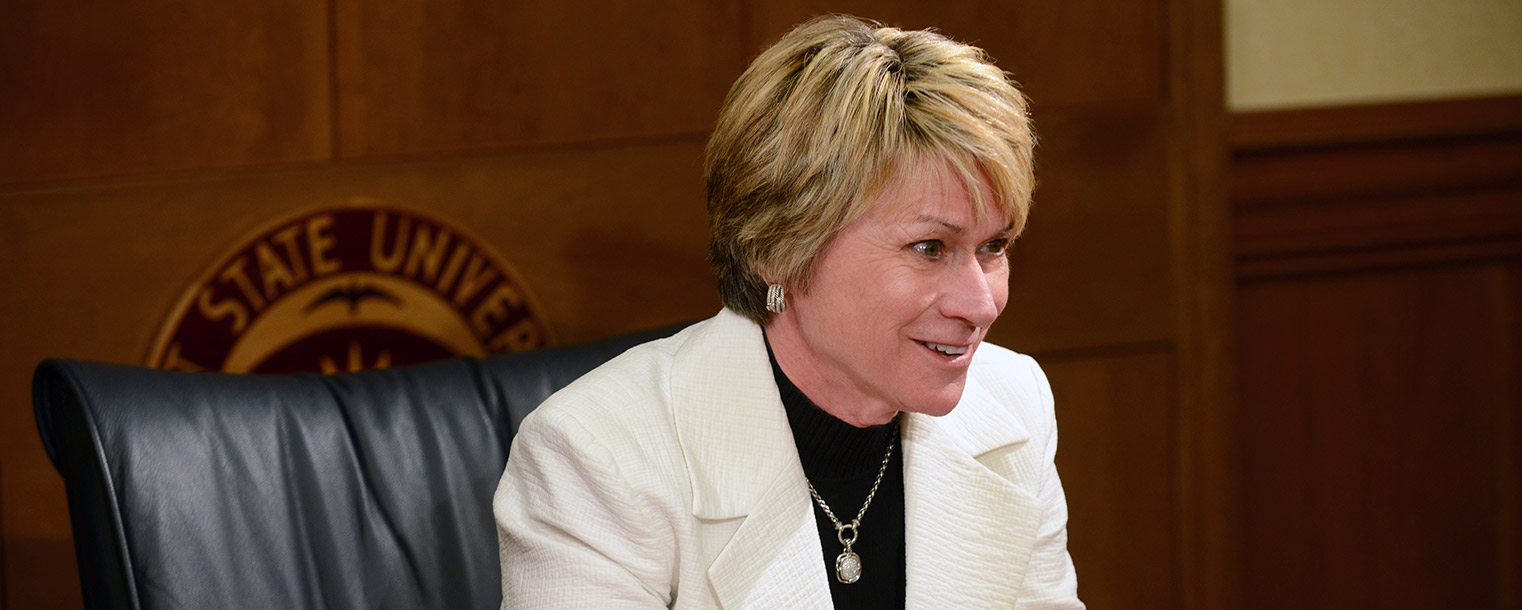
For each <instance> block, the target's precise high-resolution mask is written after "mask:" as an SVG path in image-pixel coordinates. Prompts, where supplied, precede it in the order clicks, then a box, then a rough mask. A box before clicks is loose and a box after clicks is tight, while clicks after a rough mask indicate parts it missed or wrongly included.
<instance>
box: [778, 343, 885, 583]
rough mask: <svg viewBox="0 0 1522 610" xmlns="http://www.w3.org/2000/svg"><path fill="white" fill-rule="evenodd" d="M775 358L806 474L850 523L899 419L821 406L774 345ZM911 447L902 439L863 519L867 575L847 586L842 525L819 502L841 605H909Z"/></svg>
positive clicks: (818, 517) (817, 517)
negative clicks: (842, 574) (849, 414)
mask: <svg viewBox="0 0 1522 610" xmlns="http://www.w3.org/2000/svg"><path fill="white" fill-rule="evenodd" d="M766 351H767V355H768V356H769V357H770V358H771V362H772V376H773V377H775V378H776V380H777V390H778V391H779V392H780V393H781V395H782V406H783V407H784V408H785V409H786V410H787V421H788V425H789V426H790V427H792V429H793V442H794V443H795V444H797V445H798V458H799V460H800V461H801V462H803V474H804V475H805V476H807V477H808V479H809V483H811V484H812V485H813V486H814V489H815V490H816V491H818V492H819V495H820V497H822V498H824V501H825V502H826V503H827V504H829V505H830V510H832V511H834V512H835V517H836V518H838V519H840V522H841V523H850V522H851V519H853V518H855V517H856V513H857V511H860V510H861V505H862V502H865V501H866V499H867V493H868V492H869V491H870V490H871V489H872V483H873V481H876V480H877V472H878V469H879V468H880V467H881V466H882V463H883V454H884V453H885V452H887V450H888V441H889V440H890V439H891V438H893V435H894V434H895V432H896V423H888V424H884V425H880V426H869V427H866V428H857V427H855V426H852V425H851V424H848V423H845V422H843V421H841V420H839V419H836V418H835V416H833V415H830V414H829V413H826V412H825V411H824V410H822V409H820V408H819V407H818V406H817V405H815V404H814V402H813V401H811V400H809V397H808V396H805V395H804V394H803V392H802V391H801V390H799V389H798V386H795V385H793V382H792V380H790V379H788V378H787V375H786V374H784V373H783V372H782V367H780V366H778V365H777V358H776V356H775V355H772V353H771V344H770V342H768V344H767V346H766ZM903 455H904V452H903V447H902V446H901V444H898V443H896V444H895V445H894V448H893V457H892V458H891V459H890V460H889V461H888V468H887V471H886V472H884V473H883V482H882V484H881V485H879V486H878V488H877V496H876V497H875V498H874V499H873V500H872V506H871V507H869V508H868V509H867V514H866V515H865V516H864V517H862V520H861V527H860V529H859V535H858V536H857V538H856V543H855V544H853V545H852V546H851V550H852V551H853V552H855V553H856V554H857V555H859V556H861V563H862V572H861V579H860V580H858V581H856V582H855V583H852V584H849V585H847V584H842V583H841V582H840V581H839V580H838V579H836V578H835V558H836V557H837V556H838V555H840V553H841V551H842V550H843V547H842V545H841V544H840V540H839V539H838V538H837V537H836V533H835V524H834V523H832V522H831V521H830V518H829V517H828V516H826V515H825V514H824V510H823V509H821V508H819V503H818V502H813V498H809V500H810V502H813V504H814V521H815V522H816V523H817V524H818V525H819V543H820V546H821V547H823V550H824V557H823V561H824V564H825V571H826V573H827V574H828V578H829V581H830V597H831V598H832V599H833V600H834V602H835V607H836V608H837V609H843V608H874V609H875V608H903V607H904V458H903Z"/></svg>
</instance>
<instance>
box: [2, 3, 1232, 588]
mask: <svg viewBox="0 0 1522 610" xmlns="http://www.w3.org/2000/svg"><path fill="white" fill-rule="evenodd" d="M824 12H847V13H853V14H859V15H864V16H868V17H872V18H875V19H879V20H882V21H884V22H887V23H890V24H893V25H897V26H902V27H909V28H923V27H938V28H940V29H942V30H943V31H945V32H947V33H948V34H950V35H952V36H953V37H955V38H958V39H960V40H965V41H969V42H974V43H977V44H979V45H980V46H983V47H984V48H985V49H986V50H987V51H988V52H989V53H990V54H991V55H992V56H993V57H994V58H995V59H996V60H998V62H999V65H1000V66H1002V67H1003V68H1005V69H1006V70H1009V71H1010V72H1011V73H1012V74H1013V75H1014V77H1015V78H1016V79H1017V80H1019V81H1020V82H1021V83H1022V84H1023V86H1024V87H1025V89H1026V92H1027V93H1028V94H1029V95H1030V96H1031V98H1032V100H1033V109H1034V115H1035V118H1036V124H1037V129H1038V131H1039V133H1040V140H1041V144H1040V147H1039V149H1038V159H1039V161H1038V175H1039V177H1040V182H1041V184H1040V187H1039V189H1038V191H1037V194H1036V198H1037V203H1036V207H1035V211H1034V215H1033V217H1032V220H1031V223H1030V226H1029V228H1028V230H1027V233H1026V236H1025V237H1024V238H1022V240H1021V241H1020V242H1019V243H1018V244H1017V245H1016V248H1015V250H1016V254H1015V259H1014V260H1015V262H1014V265H1015V274H1014V276H1015V277H1014V279H1013V281H1012V293H1011V302H1010V306H1009V308H1008V310H1007V312H1006V314H1005V316H1004V320H1003V321H1001V322H1000V323H999V324H998V325H997V326H996V327H995V329H994V332H993V334H992V336H991V338H992V340H994V341H996V342H998V343H1001V344H1004V345H1007V346H1010V347H1013V348H1015V349H1018V350H1021V351H1026V352H1032V353H1035V354H1036V355H1037V356H1038V358H1041V359H1042V360H1043V361H1045V362H1047V363H1048V368H1049V371H1050V376H1051V379H1052V383H1053V386H1054V389H1055V391H1056V394H1057V399H1058V404H1059V407H1058V408H1059V419H1060V421H1061V423H1062V430H1063V432H1062V451H1061V453H1060V454H1059V464H1060V466H1061V468H1062V469H1063V475H1064V482H1065V484H1066V486H1067V489H1068V492H1069V496H1070V504H1071V509H1072V514H1073V519H1072V523H1071V537H1072V550H1073V555H1074V558H1075V561H1076V562H1077V565H1078V570H1079V574H1080V583H1081V585H1080V587H1081V588H1080V592H1081V594H1082V595H1083V596H1084V597H1085V598H1087V599H1089V600H1091V601H1092V602H1093V605H1094V607H1110V608H1160V607H1162V608H1230V607H1234V606H1233V604H1231V603H1229V601H1226V600H1229V599H1230V596H1231V592H1232V591H1234V590H1235V586H1234V585H1233V584H1231V583H1233V582H1234V581H1233V571H1232V568H1231V567H1230V565H1231V564H1230V563H1229V562H1227V561H1223V558H1225V557H1228V556H1230V555H1231V552H1230V549H1231V540H1232V538H1231V535H1230V532H1231V529H1230V523H1231V518H1232V512H1231V511H1229V510H1224V509H1223V508H1222V507H1223V506H1225V505H1226V504H1228V503H1229V498H1230V496H1228V495H1225V494H1223V493H1221V490H1223V489H1227V488H1229V485H1230V483H1231V481H1230V480H1229V477H1225V476H1223V475H1222V474H1221V473H1222V472H1223V470H1222V467H1221V466H1220V464H1221V463H1222V462H1221V460H1219V459H1216V458H1217V457H1218V455H1219V454H1220V452H1221V451H1223V450H1224V449H1223V448H1222V446H1221V443H1222V439H1223V438H1225V435H1224V431H1226V430H1228V428H1227V427H1226V423H1225V422H1226V421H1228V420H1226V419H1223V417H1222V415H1221V414H1222V413H1225V412H1227V410H1225V409H1221V408H1219V407H1220V405H1222V404H1224V402H1225V401H1226V400H1227V398H1228V395H1227V394H1225V392H1226V391H1227V388H1229V377H1230V375H1229V367H1228V366H1227V365H1226V364H1225V362H1226V360H1225V359H1224V358H1222V357H1221V354H1222V353H1223V350H1224V349H1225V346H1227V345H1229V342H1228V337H1229V336H1230V330H1231V329H1230V318H1229V298H1228V295H1229V292H1230V290H1229V289H1230V286H1231V284H1230V262H1231V258H1230V251H1229V249H1228V242H1227V239H1228V237H1229V226H1230V225H1229V223H1228V221H1229V216H1228V215H1227V208H1226V206H1225V191H1224V184H1225V183H1224V177H1225V162H1226V155H1225V141H1224V129H1223V126H1224V123H1223V120H1224V118H1223V113H1222V107H1223V105H1222V103H1221V75H1220V68H1221V59H1220V58H1221V53H1220V6H1219V2H1218V1H1216V0H1146V1H1143V2H1129V3H1119V4H1117V3H1113V2H1106V1H1103V0H1078V1H1070V0H1061V1H1058V0H1041V1H1036V2H1021V3H999V2H986V1H983V0H947V1H944V2H940V3H934V4H927V3H923V2H914V1H909V0H890V1H888V2H867V1H865V0H840V1H822V0H820V1H816V0H787V1H784V2H757V1H755V0H720V1H717V2H699V1H694V0H658V1H657V2H654V3H643V4H638V5H635V4H628V5H624V4H619V3H612V4H609V3H596V2H585V1H570V2H530V3H502V2H496V1H493V0H447V1H441V2H432V1H430V2H423V1H421V0H379V1H373V2H358V1H356V0H278V1H276V2H267V3H258V4H257V6H256V5H255V4H251V3H239V2H234V3H201V4H199V5H194V6H190V5H185V4H184V3H172V2H164V1H163V0H126V1H124V2H118V3H115V4H112V5H110V6H104V5H100V4H99V3H86V2H81V1H79V0H53V1H49V2H43V1H41V0H18V1H14V2H9V3H6V4H4V5H3V7H0V260H3V261H4V264H3V265H0V285H4V286H6V287H7V289H6V290H5V291H3V292H0V314H3V315H0V336H3V337H4V338H5V340H6V349H5V350H3V351H0V522H3V526H4V527H3V530H4V537H3V540H0V545H3V546H0V567H3V570H0V584H3V587H4V588H3V589H0V591H3V599H4V600H5V601H6V602H8V604H9V605H10V606H11V607H16V608H33V607H64V608H67V607H77V606H78V605H79V604H80V601H79V593H78V589H77V587H78V584H77V577H76V576H75V573H74V570H75V567H74V557H73V549H72V547H71V542H70V535H69V523H68V518H67V511H66V509H65V503H64V495H63V487H62V484H61V482H60V481H59V479H58V476H57V474H56V473H55V472H54V471H53V469H52V467H51V465H49V464H48V462H47V460H46V458H45V456H44V455H43V452H42V449H41V445H40V443H39V442H38V440H37V436H36V432H35V427H34V424H33V422H32V414H31V408H30V404H29V388H30V385H29V380H30V372H31V369H32V367H33V366H34V365H35V364H36V362H37V361H38V360H40V359H42V358H44V357H49V356H62V357H74V358H90V359H98V360H108V361H118V362H130V363H142V362H143V361H144V360H145V358H146V356H147V352H148V350H149V348H150V346H151V343H152V340H153V337H154V335H155V333H156V332H157V330H158V328H159V326H160V325H161V324H162V323H163V320H164V318H165V317H166V316H167V315H168V314H169V313H170V310H171V308H172V307H173V306H174V304H175V303H176V302H177V301H178V299H179V298H180V296H181V293H182V292H183V291H184V290H186V289H187V288H188V287H189V286H191V285H192V283H193V282H194V281H196V279H197V278H198V277H200V276H201V274H202V273H203V272H204V271H205V268H206V267H207V266H208V265H210V264H212V263H213V262H214V261H215V260H217V258H218V257H219V256H221V255H222V254H223V253H224V252H225V251H226V250H227V249H228V248H230V247H232V245H233V244H235V243H239V242H240V240H242V239H244V238H246V237H247V236H248V234H249V232H250V231H252V230H253V229H255V228H256V227H259V226H261V225H263V224H265V223H267V222H269V221H271V220H272V219H274V218H277V217H281V216H285V215H289V214H292V213H294V212H297V211H300V210H305V209H310V208H314V207H319V206H328V205H335V204H341V203H343V202H346V201H350V200H353V199H356V198H366V199H376V200H380V201H384V202H387V203H392V204H399V205H405V206H411V207H416V208H419V209H422V210H424V211H426V212H428V213H430V214H431V215H433V216H437V217H440V218H443V219H446V220H448V221H449V222H451V223H453V224H456V225H458V226H463V227H467V228H469V229H470V230H471V231H472V232H473V233H475V235H476V236H477V237H479V238H480V240H481V241H483V242H484V243H487V244H489V245H490V246H491V247H493V248H494V249H496V250H497V251H498V252H499V253H501V254H502V255H503V257H504V258H505V259H506V260H507V261H508V262H509V263H510V264H512V265H513V266H514V267H515V268H516V269H517V270H519V271H520V273H521V274H522V276H523V277H522V280H523V281H524V284H525V285H526V287H527V288H528V289H529V290H531V291H533V293H534V295H535V297H536V298H537V300H538V302H539V303H540V304H542V305H543V307H544V309H545V310H546V311H547V313H548V316H549V323H550V324H551V326H552V330H553V332H554V334H555V336H556V337H557V338H558V339H559V340H561V341H563V342H575V341H582V340H588V339H593V338H597V337H602V336H607V335H611V334H615V333H618V332H622V331H628V330H633V329H636V328H642V327H648V326H654V325H658V324H663V323H668V322H672V321H676V320H681V319H695V318H701V317H706V316H708V315H711V314H712V313H713V312H714V311H715V310H716V309H717V307H718V300H717V298H716V296H715V295H714V291H713V287H712V280H711V278H710V277H709V274H708V271H707V268H706V264H705V263H704V255H705V251H706V242H707V237H706V233H707V231H706V217H705V213H704V206H703V201H702V197H703V194H702V193H703V191H702V183H701V160H702V148H703V145H704V143H705V141H706V137H707V131H708V129H709V126H710V125H711V124H712V121H713V119H714V117H715V115H716V113H717V110H718V107H719V104H720V102H721V100H722V98H723V96H724V94H725V92H726V91H727V89H728V87H729V84H730V83H731V82H732V81H733V80H734V79H735V78H736V77H737V76H738V75H739V73H740V72H741V70H743V68H744V66H745V65H746V63H747V62H748V61H749V60H750V58H751V57H752V56H753V55H754V54H755V53H756V52H758V51H759V50H760V49H762V48H764V47H765V46H766V45H767V44H769V42H770V41H771V40H773V39H775V38H776V37H777V36H779V35H780V34H781V33H782V32H783V31H785V30H786V29H787V28H789V27H790V26H791V25H793V24H795V23H798V22H801V21H803V20H804V19H806V18H808V17H810V16H812V15H815V14H819V13H824Z"/></svg>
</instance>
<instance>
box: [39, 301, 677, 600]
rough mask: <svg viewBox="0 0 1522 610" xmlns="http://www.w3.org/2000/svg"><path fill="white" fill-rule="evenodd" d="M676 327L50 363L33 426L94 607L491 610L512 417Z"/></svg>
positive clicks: (42, 376)
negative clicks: (416, 357)
mask: <svg viewBox="0 0 1522 610" xmlns="http://www.w3.org/2000/svg"><path fill="white" fill-rule="evenodd" d="M676 328H677V327H670V328H665V329H659V330H656V331H647V332H644V333H638V334H634V335H626V336H623V337H618V338H615V339H610V340H606V341H602V342H598V343H592V344H586V345H580V346H571V347H561V348H552V349H547V350H538V351H534V352H524V353H518V354H507V355H502V356H495V357H492V358H489V359H486V360H477V359H471V358H458V359H453V360H447V361H443V362H437V363H432V364H425V365H418V366H411V367H402V368H397V369H391V370H381V371H366V372H361V373H351V374H344V375H334V376H318V375H282V376H255V375H228V374H219V373H181V372H171V371H160V370H154V369H148V368H142V367H135V366H126V365H117V364H102V363H94V362H80V361H70V360H48V361H45V362H43V363H42V364H41V365H40V366H38V368H37V371H36V374H35V377H34V379H33V405H34V408H35V410H36V415H37V425H38V429H39V430H40V432H41V433H42V440H43V444H44V445H45V446H46V448H47V452H48V456H49V458H51V459H52V461H53V465H54V466H55V467H56V468H57V469H58V472H59V473H60V474H62V475H63V478H64V480H65V484H66V487H67V490H68V497H69V514H70V519H71V521H72V524H73V530H74V547H75V551H76V553H77V555H78V560H79V571H80V580H81V581H82V585H83V587H84V596H85V602H86V605H87V606H89V607H92V608H106V607H109V608H141V609H149V608H282V609H286V608H367V609H368V608H481V609H487V608H496V607H498V605H499V604H500V602H501V588H500V581H501V578H500V574H499V569H500V568H499V566H500V564H499V562H498V558H497V538H496V535H495V531H496V528H495V526H494V525H493V521H492V515H491V497H492V494H493V492H494V491H495V489H496V485H497V481H498V479H499V478H500V477H501V474H502V469H503V466H504V465H505V464H506V461H507V452H508V448H509V446H510V444H511V442H512V437H513V434H514V433H515V432H516V431H517V428H518V422H520V421H521V420H522V419H523V416H524V415H526V414H527V413H528V412H529V411H530V410H532V409H533V408H534V407H536V406H538V404H539V403H540V402H542V401H543V400H544V398H546V397H548V396H549V395H550V394H551V393H553V392H554V391H555V390H557V389H559V388H561V387H563V386H564V385H566V384H567V383H569V382H570V381H571V380H573V379H575V378H577V377H579V376H581V375H582V374H583V373H585V372H587V371H588V370H591V369H592V368H594V367H596V366H597V365H599V364H601V363H602V362H604V361H606V360H608V359H610V358H612V357H613V356H615V355H617V354H619V353H621V352H622V351H623V350H624V349H627V348H628V347H631V346H633V345H635V344H638V343H641V342H643V341H646V340H650V339H653V338H658V337H661V336H665V335H668V334H671V333H672V332H675V330H676Z"/></svg>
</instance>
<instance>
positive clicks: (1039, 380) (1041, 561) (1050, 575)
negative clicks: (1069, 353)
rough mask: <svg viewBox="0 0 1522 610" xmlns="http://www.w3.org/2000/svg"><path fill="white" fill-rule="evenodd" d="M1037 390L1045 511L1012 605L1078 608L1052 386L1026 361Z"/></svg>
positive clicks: (1032, 609) (1033, 609) (1027, 609)
mask: <svg viewBox="0 0 1522 610" xmlns="http://www.w3.org/2000/svg"><path fill="white" fill-rule="evenodd" d="M1028 362H1029V364H1030V371H1031V374H1032V375H1033V376H1034V377H1035V385H1036V387H1037V388H1038V390H1039V395H1040V403H1041V415H1042V418H1043V419H1044V420H1045V421H1044V423H1045V424H1046V425H1045V426H1043V428H1044V429H1045V430H1044V436H1045V438H1044V440H1045V441H1046V449H1045V452H1044V454H1043V456H1042V468H1043V469H1044V474H1043V476H1042V483H1041V491H1040V499H1041V505H1042V506H1043V507H1044V510H1045V514H1044V515H1043V517H1042V521H1041V526H1040V529H1039V530H1037V533H1036V545H1035V548H1034V549H1033V550H1032V552H1031V560H1030V567H1029V568H1028V569H1027V570H1026V573H1025V585H1024V587H1023V588H1022V591H1021V593H1020V598H1019V601H1017V602H1016V604H1015V607H1016V608H1017V609H1019V610H1075V609H1076V610H1082V609H1083V608H1084V604H1083V602H1081V601H1079V600H1078V575H1077V573H1076V572H1075V571H1074V569H1073V559H1072V557H1071V556H1070V555H1068V530H1067V523H1068V505H1067V497H1066V496H1065V495H1064V494H1063V491H1062V479H1061V478H1059V477H1058V476H1057V461H1056V459H1057V417H1056V410H1055V404H1054V401H1053V399H1052V388H1051V385H1050V384H1049V383H1048V382H1047V380H1046V374H1045V373H1043V372H1042V371H1041V367H1040V366H1039V365H1037V364H1036V361H1035V360H1028Z"/></svg>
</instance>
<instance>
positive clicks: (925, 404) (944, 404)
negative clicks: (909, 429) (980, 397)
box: [904, 383, 963, 417]
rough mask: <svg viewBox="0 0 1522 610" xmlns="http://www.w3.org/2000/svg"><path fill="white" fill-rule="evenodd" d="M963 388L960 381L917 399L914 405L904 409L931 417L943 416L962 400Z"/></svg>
mask: <svg viewBox="0 0 1522 610" xmlns="http://www.w3.org/2000/svg"><path fill="white" fill-rule="evenodd" d="M962 388H963V384H960V383H959V384H955V387H947V388H943V389H942V390H941V391H939V392H935V393H934V394H931V395H929V396H923V397H921V399H920V400H917V401H915V402H914V404H912V405H908V408H906V409H904V410H905V411H908V412H910V413H919V414H921V415H929V416H931V417H941V416H943V415H946V414H947V413H950V412H951V410H952V409H955V408H956V407H957V405H958V404H960V403H961V402H962Z"/></svg>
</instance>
